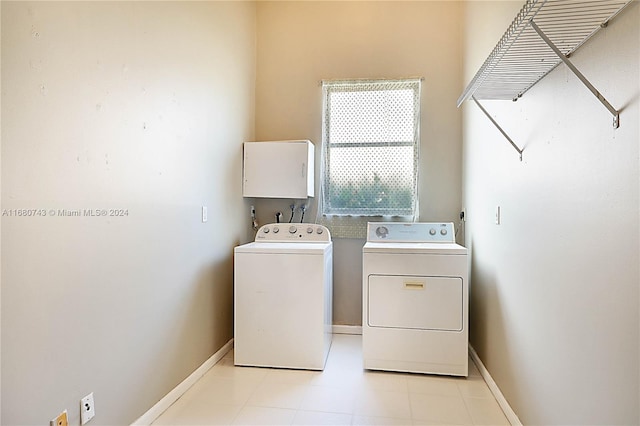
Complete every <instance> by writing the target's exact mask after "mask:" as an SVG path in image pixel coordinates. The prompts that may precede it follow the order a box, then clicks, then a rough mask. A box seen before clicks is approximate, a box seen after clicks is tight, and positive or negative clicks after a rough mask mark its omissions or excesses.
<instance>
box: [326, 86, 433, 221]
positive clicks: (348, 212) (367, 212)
mask: <svg viewBox="0 0 640 426" xmlns="http://www.w3.org/2000/svg"><path fill="white" fill-rule="evenodd" d="M421 81H422V79H421V78H407V79H380V80H371V79H367V80H325V81H322V97H323V109H322V159H323V161H322V179H321V183H320V185H321V191H320V192H321V198H322V199H321V205H322V207H321V214H322V215H323V216H324V217H332V216H362V217H384V216H387V217H409V218H412V219H413V220H415V219H416V218H417V216H418V209H419V206H418V182H419V158H420V108H421V102H420V101H421V91H422V84H421ZM357 86H362V89H361V90H358V87H357ZM376 86H380V87H376ZM367 87H368V88H367ZM398 87H400V88H402V89H405V88H406V89H411V90H412V91H413V105H414V107H413V125H414V129H413V139H412V140H410V141H409V140H406V141H384V142H333V143H332V142H331V141H330V125H331V118H330V116H331V99H330V98H331V96H330V95H331V93H336V92H359V91H379V90H387V91H392V90H397V89H398ZM407 146H409V147H413V173H412V175H413V180H412V185H411V206H407V207H404V208H385V209H373V208H352V207H343V208H337V207H332V206H331V200H330V195H331V193H330V191H331V187H332V184H331V180H330V176H331V173H330V168H331V149H332V148H378V147H407Z"/></svg>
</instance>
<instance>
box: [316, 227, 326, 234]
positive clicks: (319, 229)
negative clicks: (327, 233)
mask: <svg viewBox="0 0 640 426" xmlns="http://www.w3.org/2000/svg"><path fill="white" fill-rule="evenodd" d="M316 232H317V233H318V234H322V233H323V232H324V231H323V230H322V228H318V230H317V231H316Z"/></svg>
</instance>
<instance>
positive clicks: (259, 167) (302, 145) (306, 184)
mask: <svg viewBox="0 0 640 426" xmlns="http://www.w3.org/2000/svg"><path fill="white" fill-rule="evenodd" d="M314 162H315V151H314V145H313V143H311V142H310V141H308V140H300V141H273V142H245V143H244V159H243V185H242V195H243V196H244V197H256V198H294V199H295V198H308V197H313V196H314Z"/></svg>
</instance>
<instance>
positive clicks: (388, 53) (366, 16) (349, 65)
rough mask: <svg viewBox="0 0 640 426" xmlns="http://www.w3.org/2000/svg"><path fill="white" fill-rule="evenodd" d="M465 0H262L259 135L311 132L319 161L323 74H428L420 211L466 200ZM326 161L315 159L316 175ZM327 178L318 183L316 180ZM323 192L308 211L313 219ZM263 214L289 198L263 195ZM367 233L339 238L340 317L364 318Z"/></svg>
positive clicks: (453, 208)
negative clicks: (462, 103)
mask: <svg viewBox="0 0 640 426" xmlns="http://www.w3.org/2000/svg"><path fill="white" fill-rule="evenodd" d="M461 18H462V3H460V2H432V1H429V2H402V1H393V2H384V1H383V2H378V1H375V2H259V3H258V6H257V24H258V26H257V35H258V59H257V83H256V138H257V139H258V140H278V139H298V138H302V139H311V140H312V141H313V142H314V143H315V144H316V158H317V166H319V161H320V146H321V135H322V132H321V122H322V90H321V86H320V81H321V80H323V79H338V78H340V79H350V78H383V77H387V78H398V77H411V76H413V77H416V76H420V77H424V82H423V91H422V117H421V121H422V122H421V146H420V150H421V160H420V186H419V193H420V195H419V196H420V220H423V221H455V220H456V218H457V217H458V212H459V210H460V205H461V196H460V193H461V173H462V172H461V155H462V154H461V114H460V111H458V110H457V109H456V105H455V100H456V99H457V97H458V95H459V92H460V91H461V89H462V87H461V85H462V61H461V59H462V50H461V49H462V38H461V37H462V20H461ZM318 170H319V167H316V177H318ZM318 185H319V181H318V182H317V186H318ZM316 203H317V197H316V198H314V199H313V200H312V202H311V210H310V211H309V212H308V213H307V217H308V218H309V220H311V221H314V220H315V213H316ZM255 204H256V208H257V209H258V215H259V218H260V220H261V223H266V222H272V221H273V217H274V213H275V212H276V211H278V210H280V211H282V212H283V213H284V214H285V218H286V220H288V219H289V210H288V206H289V204H290V202H289V201H286V200H284V201H281V202H277V201H261V200H256V201H255ZM363 244H364V241H363V240H352V239H334V250H335V251H336V253H337V254H339V255H338V256H335V259H336V260H337V261H336V262H335V263H334V323H335V324H347V325H360V324H361V322H362V301H361V294H362V291H361V287H362V282H361V281H362V260H361V256H362V251H361V249H362V245H363Z"/></svg>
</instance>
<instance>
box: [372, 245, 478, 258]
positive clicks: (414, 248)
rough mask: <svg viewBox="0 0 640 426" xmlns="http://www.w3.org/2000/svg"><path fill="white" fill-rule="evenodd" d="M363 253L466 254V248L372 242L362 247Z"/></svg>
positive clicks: (459, 246)
mask: <svg viewBox="0 0 640 426" xmlns="http://www.w3.org/2000/svg"><path fill="white" fill-rule="evenodd" d="M362 252H363V253H389V254H443V255H452V254H456V255H466V254H467V249H466V247H463V246H461V245H458V244H453V243H392V242H384V243H374V242H368V243H366V244H365V245H364V247H362Z"/></svg>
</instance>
